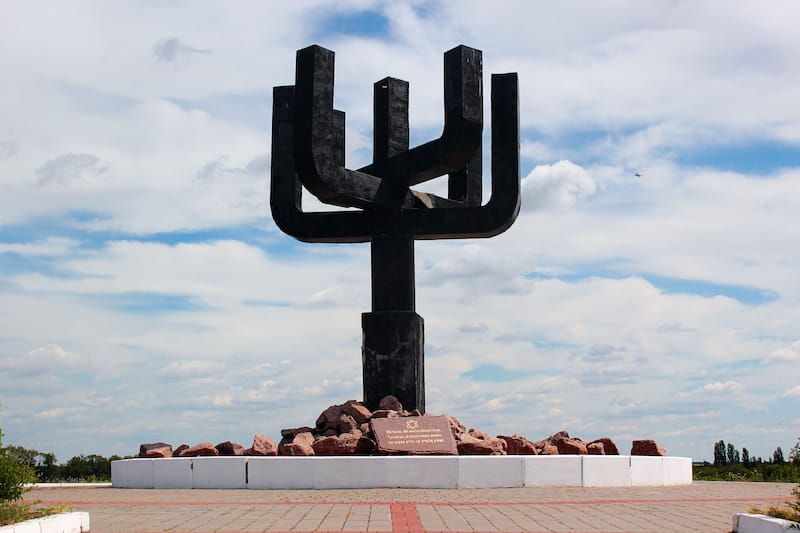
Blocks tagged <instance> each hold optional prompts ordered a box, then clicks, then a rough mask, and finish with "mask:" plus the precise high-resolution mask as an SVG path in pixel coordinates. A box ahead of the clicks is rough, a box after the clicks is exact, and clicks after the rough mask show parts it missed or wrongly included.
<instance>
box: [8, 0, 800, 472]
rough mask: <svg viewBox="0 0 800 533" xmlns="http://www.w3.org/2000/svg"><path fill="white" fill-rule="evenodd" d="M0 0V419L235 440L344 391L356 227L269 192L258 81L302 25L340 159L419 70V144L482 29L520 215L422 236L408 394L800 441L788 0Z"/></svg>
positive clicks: (86, 447) (134, 436)
mask: <svg viewBox="0 0 800 533" xmlns="http://www.w3.org/2000/svg"><path fill="white" fill-rule="evenodd" d="M6 8H7V9H6V10H7V12H8V13H9V14H11V15H12V16H9V17H6V18H4V19H3V21H2V22H0V30H2V31H1V32H0V34H2V35H3V37H2V39H3V41H4V46H2V47H0V64H2V65H3V66H4V67H5V68H4V70H5V71H6V73H7V74H6V76H5V77H4V83H3V86H2V88H0V96H2V98H1V99H0V118H1V120H0V176H2V179H0V273H2V281H0V304H1V305H2V307H3V308H4V309H5V312H4V313H3V315H2V318H0V376H2V380H0V428H2V429H3V433H4V435H5V437H4V445H9V444H14V445H19V446H24V447H26V448H31V449H37V450H40V451H42V452H51V453H55V455H56V456H57V458H58V459H59V461H60V462H61V461H66V460H67V459H68V458H69V457H72V456H77V455H80V454H87V455H88V454H92V453H96V454H100V455H104V456H109V455H113V454H118V455H130V454H134V453H136V452H137V451H138V447H139V444H141V443H145V442H154V441H165V442H169V443H171V444H173V445H175V446H177V445H178V444H181V443H183V442H186V443H187V444H189V445H193V444H197V443H199V442H202V441H210V442H213V443H214V444H216V443H218V442H222V441H226V440H232V441H238V442H241V443H242V444H244V445H246V446H248V445H249V444H250V442H251V441H252V438H253V435H254V434H256V433H263V434H266V435H269V436H270V437H272V438H273V439H276V437H278V438H279V431H280V429H281V428H286V427H297V426H303V425H311V426H313V423H314V421H315V420H316V417H317V415H318V414H319V413H320V412H322V411H323V410H324V409H325V408H326V407H328V406H329V405H331V404H339V403H343V402H345V401H347V400H350V399H358V400H361V399H362V391H361V318H360V314H361V313H362V312H366V311H369V310H370V286H369V285H370V283H369V282H370V274H369V264H370V263H369V245H368V244H352V245H343V244H338V245H335V244H308V243H301V242H298V241H295V240H294V239H292V238H291V237H289V236H287V235H285V234H283V233H282V232H281V231H280V230H279V229H278V228H277V227H276V226H275V224H274V222H273V220H272V216H271V213H270V210H269V163H270V154H269V148H270V135H271V106H272V88H273V87H274V86H279V85H288V84H291V83H293V80H294V74H295V71H294V61H295V52H296V51H297V50H299V49H301V48H304V47H306V46H308V45H311V44H319V45H320V46H324V47H325V48H329V49H331V50H333V51H334V52H335V53H336V82H335V101H336V103H335V105H336V108H337V109H340V110H342V111H344V112H345V113H346V128H347V129H346V132H347V134H346V166H347V167H348V168H358V167H360V166H362V165H366V164H368V163H370V162H371V157H372V153H371V152H372V84H373V83H374V82H375V81H377V80H380V79H382V78H383V77H385V76H393V77H397V78H400V79H404V80H407V81H408V82H409V90H410V105H409V112H410V116H409V122H410V133H411V146H416V145H419V144H421V143H424V142H426V141H428V140H430V139H433V138H436V137H438V135H439V134H440V132H441V129H442V124H443V110H442V57H443V53H444V52H445V51H447V50H449V49H451V48H453V47H454V46H456V45H459V44H465V45H467V46H471V47H474V48H477V49H479V50H482V52H483V71H484V93H485V94H484V96H485V99H486V100H485V102H488V98H489V81H488V80H489V76H490V75H491V74H493V73H503V72H518V73H519V91H520V129H521V131H520V135H521V146H520V173H521V176H520V177H521V179H522V182H521V190H522V208H521V212H520V215H519V217H518V218H517V220H516V222H515V223H514V224H513V225H512V226H511V227H510V228H509V229H508V230H507V231H506V232H505V233H503V234H501V235H499V236H497V237H495V238H491V239H467V240H448V241H445V240H438V241H417V243H416V245H415V252H416V298H417V312H418V313H419V314H420V315H421V316H422V317H423V319H424V320H425V322H426V324H425V337H426V339H425V340H426V343H425V344H426V348H425V352H426V357H425V359H426V361H425V374H426V379H425V381H426V398H427V410H428V412H430V413H431V414H444V413H447V414H450V415H452V416H454V417H456V418H458V419H459V420H460V421H461V422H463V423H464V424H465V425H467V426H468V427H474V428H477V429H480V430H482V431H485V432H487V433H490V434H492V435H497V434H511V433H520V434H522V435H523V436H525V437H527V438H529V439H531V440H540V439H542V438H545V437H547V436H549V435H552V434H554V433H556V432H558V431H560V430H566V431H568V432H569V433H570V435H573V436H577V437H580V438H583V439H585V440H587V441H590V440H593V439H596V438H599V437H605V436H608V437H611V438H612V439H614V440H615V442H617V445H618V446H620V452H621V453H622V452H623V451H624V450H625V447H626V446H627V444H626V443H630V441H632V440H634V439H654V440H656V441H657V442H658V443H659V444H660V445H662V446H663V447H664V448H666V449H667V451H668V452H669V453H670V455H679V456H688V457H691V458H692V459H693V460H697V461H702V460H709V459H710V458H713V447H714V444H715V443H716V442H717V441H718V440H724V441H725V442H726V443H728V442H730V443H733V444H734V445H735V446H736V448H737V449H739V450H741V448H743V447H744V448H747V449H748V450H749V452H750V455H751V456H759V457H762V458H764V459H767V458H771V457H772V453H773V451H774V450H775V449H776V448H777V447H781V448H782V449H783V451H784V454H788V451H789V450H790V449H791V448H792V446H793V445H794V444H795V443H796V442H797V440H798V438H800V414H798V413H800V383H799V382H798V379H797V375H798V372H797V368H798V363H799V362H800V333H799V332H798V331H797V327H796V324H798V323H800V305H798V304H800V282H799V280H800V276H798V270H800V210H798V208H797V199H798V198H800V108H799V107H798V106H797V104H796V95H795V90H794V89H796V88H797V87H800V69H798V68H797V67H796V65H797V64H798V61H797V59H798V58H800V42H799V41H798V40H797V39H796V37H795V34H796V28H794V24H793V22H794V21H796V20H798V19H800V4H798V3H796V2H792V1H777V2H774V3H772V4H770V8H769V9H764V8H759V7H758V6H756V5H754V4H752V3H749V2H744V1H736V2H726V3H724V4H722V3H707V4H700V5H698V4H696V3H692V2H667V1H663V2H656V3H651V4H647V6H644V5H642V4H639V3H637V2H633V1H615V2H612V3H604V4H603V5H602V6H600V5H586V4H585V3H578V2H572V1H568V2H563V3H559V4H558V5H549V4H539V3H529V2H522V1H506V2H498V3H496V4H493V5H492V6H487V5H485V4H484V3H482V2H477V1H465V2H447V1H442V2H422V1H419V2H416V1H412V2H407V3H388V2H379V1H377V0H345V1H342V2H337V3H336V4H335V5H331V4H329V3H327V2H322V1H321V0H314V1H311V0H309V1H307V2H300V3H296V4H294V5H291V6H284V5H276V4H274V3H261V4H255V5H251V4H246V3H238V2H235V3H230V4H225V5H224V6H222V5H217V4H214V3H209V2H193V3H181V2H177V3H171V4H169V5H158V4H152V3H149V2H137V1H133V0H131V1H128V2H122V3H115V4H106V3H103V2H91V1H90V2H86V3H82V4H73V5H66V4H64V5H59V4H55V5H54V4H50V3H42V4H37V3H35V2H34V3H30V2H21V1H16V2H14V1H12V2H10V3H9V4H7V6H6ZM484 108H485V113H486V116H485V124H484V151H483V153H484V161H483V163H484V195H483V197H484V201H485V200H486V199H488V198H489V196H490V193H489V190H488V184H489V178H490V170H489V169H490V164H491V161H490V152H489V150H488V139H489V134H490V132H491V127H492V125H491V116H490V113H489V106H488V105H487V104H486V103H485V105H484ZM443 187H446V185H445V184H444V181H443V180H441V179H438V180H435V181H433V182H430V183H429V184H424V185H423V186H420V187H419V188H420V189H422V190H425V191H430V192H437V191H441V190H442V188H443ZM445 190H446V189H445ZM304 205H305V206H306V208H307V209H311V208H316V209H324V208H325V207H324V206H323V205H322V204H320V203H319V202H318V201H316V199H314V198H313V197H311V196H310V195H308V194H306V195H305V196H304ZM276 440H277V439H276Z"/></svg>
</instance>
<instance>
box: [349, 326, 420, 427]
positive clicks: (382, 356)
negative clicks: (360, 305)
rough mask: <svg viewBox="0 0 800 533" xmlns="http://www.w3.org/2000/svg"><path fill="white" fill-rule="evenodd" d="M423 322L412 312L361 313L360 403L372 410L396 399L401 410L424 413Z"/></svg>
mask: <svg viewBox="0 0 800 533" xmlns="http://www.w3.org/2000/svg"><path fill="white" fill-rule="evenodd" d="M424 325H425V323H424V321H423V319H422V317H421V316H419V315H418V314H417V313H415V312H414V311H377V312H372V313H362V314H361V329H362V332H363V342H362V345H361V362H362V368H363V378H364V403H365V404H366V406H367V408H368V409H371V410H375V409H377V408H378V403H379V402H380V401H381V398H383V397H384V396H387V395H389V394H391V395H393V396H396V397H397V399H398V400H400V403H402V404H403V408H404V409H406V410H408V411H412V410H414V409H419V410H420V412H422V413H424V412H425V374H424V370H423V362H424V353H423V351H424V349H423V346H424V345H425V334H424V329H425V328H424Z"/></svg>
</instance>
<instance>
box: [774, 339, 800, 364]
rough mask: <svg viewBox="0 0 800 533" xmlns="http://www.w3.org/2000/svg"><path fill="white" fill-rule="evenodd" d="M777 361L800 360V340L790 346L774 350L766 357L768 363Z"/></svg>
mask: <svg viewBox="0 0 800 533" xmlns="http://www.w3.org/2000/svg"><path fill="white" fill-rule="evenodd" d="M777 361H800V341H795V342H793V343H792V344H791V345H789V346H784V347H782V348H778V349H776V350H773V351H772V352H770V354H769V355H768V356H767V358H766V359H765V362H766V363H774V362H777Z"/></svg>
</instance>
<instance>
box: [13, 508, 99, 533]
mask: <svg viewBox="0 0 800 533" xmlns="http://www.w3.org/2000/svg"><path fill="white" fill-rule="evenodd" d="M88 531H89V513H86V512H74V513H61V514H54V515H50V516H45V517H43V518H37V519H35V520H26V521H24V522H19V523H18V524H11V525H10V526H0V533H86V532H88Z"/></svg>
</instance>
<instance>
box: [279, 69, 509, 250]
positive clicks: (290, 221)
mask: <svg viewBox="0 0 800 533" xmlns="http://www.w3.org/2000/svg"><path fill="white" fill-rule="evenodd" d="M491 98H492V104H491V105H492V148H491V154H492V163H491V168H492V195H491V198H490V199H489V201H488V202H487V204H486V205H484V206H470V207H457V208H454V207H446V208H440V207H438V205H434V206H433V208H430V209H404V210H401V211H391V210H385V209H381V210H374V209H371V210H366V211H356V210H352V211H337V212H309V213H306V212H303V210H302V194H301V193H302V185H301V183H300V180H299V179H298V177H297V175H296V174H295V163H294V161H295V156H294V150H293V148H292V144H293V139H294V117H293V111H294V110H293V107H294V101H295V100H294V87H276V88H275V90H274V92H273V122H272V170H271V172H272V175H271V187H270V191H271V192H270V206H271V209H272V214H273V217H274V218H275V222H276V224H277V225H278V227H280V228H281V230H283V231H284V232H285V233H287V234H289V235H291V236H293V237H295V238H296V239H298V240H301V241H305V242H341V243H347V242H368V241H370V240H371V239H372V236H373V235H376V234H388V233H405V234H408V235H411V236H413V238H415V239H463V238H480V237H491V236H494V235H497V234H499V233H502V232H503V231H505V230H506V229H508V228H509V227H510V226H511V224H513V223H514V220H515V219H516V217H517V214H518V213H519V209H520V188H519V107H518V106H519V104H518V102H519V95H518V81H517V75H516V74H494V75H492V95H491ZM439 200H441V201H442V202H445V201H446V200H445V199H438V200H437V202H438V201H439Z"/></svg>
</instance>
